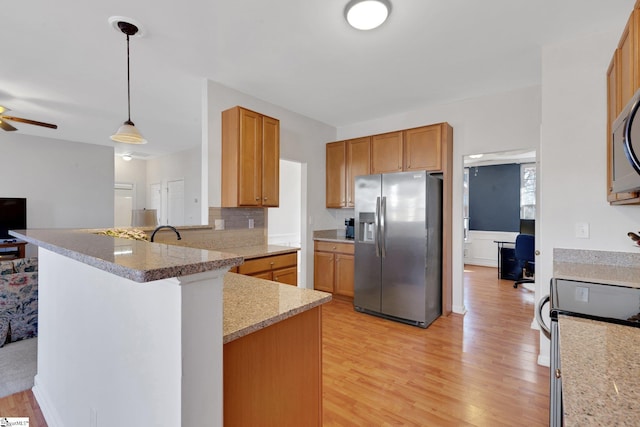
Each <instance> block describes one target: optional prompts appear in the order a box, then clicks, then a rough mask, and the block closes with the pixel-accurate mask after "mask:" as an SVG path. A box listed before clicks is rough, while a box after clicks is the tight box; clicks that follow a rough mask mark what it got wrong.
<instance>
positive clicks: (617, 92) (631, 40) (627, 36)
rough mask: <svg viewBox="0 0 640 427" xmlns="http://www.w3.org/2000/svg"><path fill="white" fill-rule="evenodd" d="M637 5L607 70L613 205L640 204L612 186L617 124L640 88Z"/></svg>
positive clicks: (637, 197) (635, 194)
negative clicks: (619, 117)
mask: <svg viewBox="0 0 640 427" xmlns="http://www.w3.org/2000/svg"><path fill="white" fill-rule="evenodd" d="M637 5H638V3H636V8H634V10H633V11H632V12H631V15H630V16H629V20H628V21H627V25H626V26H625V27H624V30H623V31H622V35H621V36H620V41H619V42H618V48H617V49H616V50H615V51H614V52H613V56H612V58H611V62H610V64H609V68H608V69H607V136H606V137H607V139H606V141H607V142H606V147H607V157H606V158H607V201H608V202H609V203H611V204H638V203H640V194H639V193H638V192H625V193H614V192H613V186H612V180H613V156H612V153H613V146H612V131H613V122H614V121H615V120H616V118H617V117H618V115H619V114H620V112H621V111H622V109H623V108H624V107H625V105H627V103H628V102H629V100H630V99H631V97H632V96H633V94H634V93H635V92H636V91H637V90H638V88H639V87H640V62H639V61H640V10H639V9H637Z"/></svg>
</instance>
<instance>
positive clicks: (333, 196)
mask: <svg viewBox="0 0 640 427" xmlns="http://www.w3.org/2000/svg"><path fill="white" fill-rule="evenodd" d="M326 150H327V155H326V160H327V164H326V169H327V170H326V181H327V182H326V192H327V193H326V203H327V207H328V208H343V207H345V206H346V194H345V193H346V185H345V177H346V165H347V162H346V150H345V142H344V141H339V142H331V143H329V144H327V148H326Z"/></svg>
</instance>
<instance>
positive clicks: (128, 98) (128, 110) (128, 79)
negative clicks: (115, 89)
mask: <svg viewBox="0 0 640 427" xmlns="http://www.w3.org/2000/svg"><path fill="white" fill-rule="evenodd" d="M127 113H128V117H127V121H128V122H131V83H130V77H129V34H127Z"/></svg>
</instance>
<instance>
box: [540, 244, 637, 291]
mask: <svg viewBox="0 0 640 427" xmlns="http://www.w3.org/2000/svg"><path fill="white" fill-rule="evenodd" d="M553 277H554V278H556V279H567V280H579V281H583V282H593V283H602V284H605V285H618V286H629V287H634V288H640V253H637V252H609V251H590V250H581V249H554V250H553Z"/></svg>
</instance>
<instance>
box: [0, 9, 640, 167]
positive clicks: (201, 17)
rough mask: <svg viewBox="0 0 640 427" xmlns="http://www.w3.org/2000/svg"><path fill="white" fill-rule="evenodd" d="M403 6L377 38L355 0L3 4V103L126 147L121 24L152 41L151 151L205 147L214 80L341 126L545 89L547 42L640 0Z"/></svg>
mask: <svg viewBox="0 0 640 427" xmlns="http://www.w3.org/2000/svg"><path fill="white" fill-rule="evenodd" d="M391 2H392V5H393V10H392V12H391V15H390V18H389V20H388V21H387V22H386V23H385V24H384V25H383V26H382V27H380V28H378V29H376V30H373V31H369V32H362V31H358V30H355V29H352V28H351V27H349V26H348V25H347V24H346V22H345V20H344V17H343V10H344V6H345V4H346V3H347V0H304V1H300V0H270V1H265V0H225V1H223V0H190V1H189V2H176V1H167V0H110V1H108V2H88V1H80V0H57V1H49V0H33V1H14V2H3V5H2V15H1V16H0V28H2V33H3V49H2V61H1V62H0V105H3V106H6V107H9V108H11V109H12V112H11V113H12V114H13V115H15V116H19V117H26V118H30V119H34V120H39V121H45V122H52V123H56V124H58V126H59V127H58V129H57V130H51V129H44V128H39V127H36V126H30V125H25V124H15V126H16V127H17V128H18V131H17V133H22V134H29V135H38V136H45V137H51V138H57V139H64V140H70V141H78V142H86V143H91V144H101V145H113V142H112V141H111V140H110V139H109V135H111V134H113V133H114V132H115V131H116V129H117V128H118V127H119V126H120V124H121V123H122V122H123V121H124V120H126V113H127V104H126V43H125V37H124V35H123V34H122V33H119V32H116V30H114V29H113V28H112V27H111V26H110V25H109V23H108V22H107V20H108V18H109V17H110V16H114V15H119V16H125V17H130V18H133V19H135V20H136V21H138V22H140V23H141V24H142V25H143V26H144V30H145V32H146V34H145V35H144V36H143V37H140V38H138V37H134V38H132V39H131V118H132V120H133V121H134V122H135V123H136V126H137V127H138V128H139V129H140V131H141V132H142V133H143V135H144V136H145V137H146V138H147V139H148V140H149V143H148V144H147V145H144V146H136V147H134V148H133V149H134V151H136V152H139V153H140V154H141V155H143V156H145V155H146V156H155V155H160V154H166V153H171V152H176V151H181V150H184V149H188V148H192V147H196V146H198V145H199V144H200V141H201V126H200V124H201V95H200V93H201V88H202V85H203V79H204V78H208V79H211V80H214V81H217V82H219V83H221V84H223V85H226V86H229V87H231V88H234V89H237V90H240V91H242V92H245V93H247V94H250V95H252V96H254V97H256V98H260V99H262V100H265V101H268V102H270V103H272V104H276V105H279V106H281V107H284V108H286V109H289V110H292V111H295V112H297V113H299V114H302V115H305V116H307V117H310V118H313V119H316V120H318V121H321V122H324V123H326V124H329V125H332V126H335V127H340V126H344V125H348V124H352V123H357V122H360V121H364V120H369V119H374V118H376V117H384V116H387V115H390V114H394V113H398V112H404V111H410V110H415V109H417V108H419V107H422V106H425V105H429V104H439V103H443V102H450V101H454V100H459V99H466V98H471V97H476V96H481V95H484V94H488V93H495V92H500V91H506V90H510V89H514V88H519V87H526V86H531V85H537V84H540V78H541V64H540V57H541V46H544V45H547V44H550V43H555V42H557V41H562V40H567V39H571V38H575V37H578V36H580V35H583V34H587V33H593V32H599V31H610V29H611V28H614V29H619V31H620V32H622V29H623V27H624V24H625V22H626V19H627V17H628V15H629V13H630V12H631V10H632V8H633V4H634V2H635V0H615V1H605V0H535V1H531V0H484V1H478V0H446V1H444V0H391ZM603 79H604V75H603ZM10 135H11V134H10V133H7V132H0V142H1V141H2V139H5V138H9V137H10ZM131 149H132V148H131V146H123V145H121V144H116V153H118V152H124V151H131Z"/></svg>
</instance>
